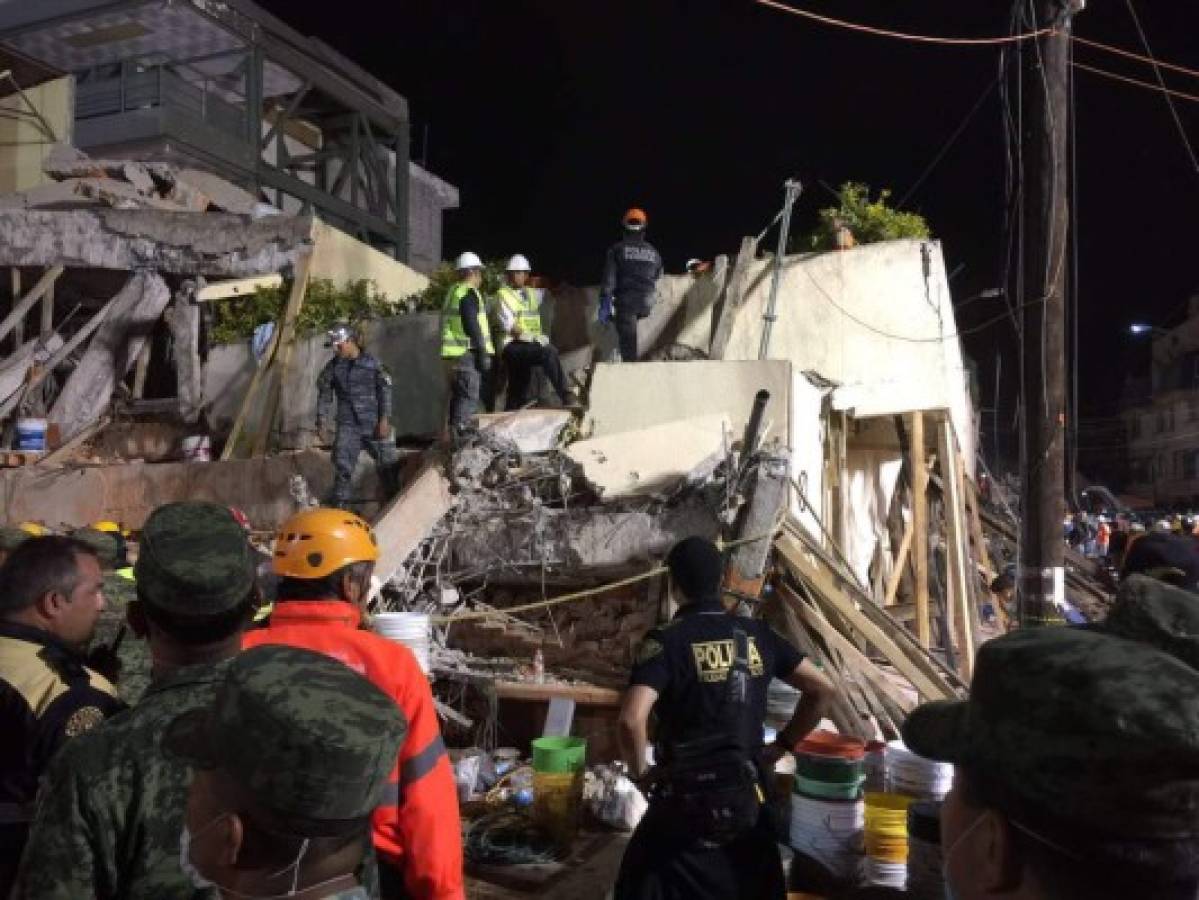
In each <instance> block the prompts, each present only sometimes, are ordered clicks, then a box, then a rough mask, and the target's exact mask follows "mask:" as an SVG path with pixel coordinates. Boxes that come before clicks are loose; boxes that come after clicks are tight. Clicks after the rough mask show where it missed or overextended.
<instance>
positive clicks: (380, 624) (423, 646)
mask: <svg viewBox="0 0 1199 900" xmlns="http://www.w3.org/2000/svg"><path fill="white" fill-rule="evenodd" d="M373 625H374V629H375V633H376V634H378V635H380V636H381V637H385V638H387V639H388V640H390V641H395V642H396V643H397V644H403V645H404V646H405V647H407V648H408V649H409V650H411V651H412V655H413V656H415V657H416V661H417V662H418V663H420V667H421V671H422V672H424V673H425V674H426V675H428V674H429V670H430V668H431V666H430V664H429V662H430V660H429V656H430V649H431V644H432V635H431V633H430V630H429V616H428V614H427V613H412V612H385V613H378V614H376V615H375V616H374V620H373Z"/></svg>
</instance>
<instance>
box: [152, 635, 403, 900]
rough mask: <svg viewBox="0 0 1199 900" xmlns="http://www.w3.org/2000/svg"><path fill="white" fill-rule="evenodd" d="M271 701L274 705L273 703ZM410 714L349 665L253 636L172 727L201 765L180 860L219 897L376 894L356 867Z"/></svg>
mask: <svg viewBox="0 0 1199 900" xmlns="http://www.w3.org/2000/svg"><path fill="white" fill-rule="evenodd" d="M264 711H265V712H264ZM406 730H407V725H406V723H405V721H404V717H403V716H402V715H401V714H400V711H399V708H398V707H397V706H396V705H395V702H394V701H393V700H392V699H391V698H390V697H388V696H387V695H386V694H385V693H383V692H382V691H381V690H379V689H378V688H377V687H375V686H374V685H373V684H371V683H370V682H369V681H367V680H366V679H365V678H363V677H362V676H361V675H358V674H357V673H356V672H354V670H353V669H351V668H350V667H349V666H346V665H343V664H342V663H340V662H338V661H337V660H335V659H330V658H329V657H327V656H323V655H322V654H319V653H313V652H311V651H309V650H299V649H296V648H294V647H280V646H266V647H256V648H254V649H252V650H247V651H246V652H245V653H243V654H241V655H240V656H239V657H237V658H236V659H235V660H233V662H232V664H231V665H230V666H229V668H228V670H227V671H226V672H225V673H224V678H223V679H222V682H221V684H220V686H219V687H218V689H217V693H216V698H215V699H214V700H213V702H212V703H211V704H210V705H208V706H207V707H206V708H203V709H198V710H193V711H192V712H189V713H185V714H183V715H182V716H180V717H179V718H178V719H177V720H176V721H175V722H174V723H172V724H171V726H170V728H169V729H168V731H167V735H166V737H165V738H164V739H163V743H164V746H165V748H166V750H167V752H168V753H170V754H172V755H174V756H176V757H178V759H179V760H180V765H185V764H186V765H189V766H191V767H192V768H193V769H194V770H195V774H194V776H193V778H192V782H191V788H190V791H189V794H188V799H187V809H186V815H185V819H184V824H183V828H182V835H180V834H176V835H175V845H176V848H177V860H178V863H179V865H180V866H181V867H182V869H183V870H184V871H185V872H186V873H187V876H188V878H190V879H191V881H192V883H193V884H194V885H195V887H196V888H197V889H204V888H211V887H214V886H215V887H216V888H217V889H218V890H219V891H220V894H221V896H222V897H227V898H235V900H240V898H244V897H294V898H296V900H367V897H368V896H369V894H368V892H367V890H366V889H365V888H364V886H363V883H362V882H361V881H360V880H359V878H358V876H357V874H356V873H357V872H359V871H360V869H361V867H362V864H363V860H364V858H365V857H366V853H367V848H368V847H369V843H370V837H369V835H370V815H371V810H373V809H374V808H375V807H376V806H378V805H379V804H380V803H381V802H383V800H384V794H385V791H386V789H387V782H388V775H389V774H390V771H391V768H392V765H393V764H394V762H395V758H396V753H397V751H398V749H399V746H400V742H401V741H402V740H403V739H404V734H405V732H406Z"/></svg>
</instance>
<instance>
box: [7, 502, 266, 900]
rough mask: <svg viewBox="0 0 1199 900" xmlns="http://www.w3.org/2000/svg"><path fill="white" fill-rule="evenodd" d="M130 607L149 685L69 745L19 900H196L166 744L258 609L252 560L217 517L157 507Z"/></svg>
mask: <svg viewBox="0 0 1199 900" xmlns="http://www.w3.org/2000/svg"><path fill="white" fill-rule="evenodd" d="M136 573H137V599H136V600H133V601H132V602H131V603H130V605H129V607H128V608H127V609H126V616H127V618H128V621H129V625H130V627H131V628H132V630H133V632H134V633H135V634H136V635H137V636H138V637H139V638H142V639H143V640H147V641H148V642H149V649H150V657H151V660H152V668H153V673H152V680H151V682H150V686H149V688H148V689H147V690H146V693H145V696H143V697H142V699H141V700H140V701H139V702H138V704H137V705H136V706H134V707H133V709H131V710H130V711H129V712H128V713H126V714H125V715H122V716H119V717H117V718H115V719H113V720H112V721H109V722H106V723H104V725H103V726H102V727H100V728H96V729H94V730H93V731H91V732H89V733H88V734H85V735H81V736H80V737H79V738H77V739H76V740H74V741H71V743H69V744H68V745H67V746H66V747H64V748H63V750H62V752H61V753H60V754H59V755H58V756H57V757H56V758H55V760H54V762H53V763H52V764H51V766H50V769H49V771H48V773H47V776H46V780H45V784H44V786H43V788H42V792H41V796H40V798H39V802H38V809H37V816H36V818H35V819H34V822H33V827H32V830H31V831H30V835H29V843H28V845H27V846H26V849H25V856H24V859H23V860H22V864H21V873H20V877H19V879H18V884H17V889H16V891H15V892H14V895H13V896H14V897H16V898H20V900H38V898H44V900H55V898H61V900H76V898H79V897H92V896H98V897H122V898H124V900H193V897H194V896H195V886H194V885H193V884H192V882H191V880H190V879H189V878H188V877H187V876H186V875H184V874H183V872H182V871H181V870H180V868H179V832H180V830H181V829H182V827H183V810H184V806H185V803H186V798H187V785H188V770H187V766H186V764H185V763H184V762H183V761H182V760H179V759H177V758H174V757H171V756H168V755H166V754H164V752H163V751H162V748H161V740H162V737H163V735H164V734H165V732H166V729H167V725H168V724H169V723H170V722H171V721H172V720H173V719H174V718H175V717H176V716H178V715H179V714H181V713H184V712H187V711H188V710H191V709H201V708H205V707H207V706H208V705H209V704H210V703H211V702H212V699H213V697H214V696H215V695H216V690H217V685H218V684H219V683H220V681H221V679H222V678H223V676H224V674H225V673H226V671H227V670H228V669H229V665H230V663H231V662H232V660H233V657H234V656H236V655H237V653H238V652H239V651H240V650H241V636H242V632H243V631H244V630H245V629H246V627H247V626H248V625H249V622H250V619H251V618H252V616H253V614H254V610H255V608H256V606H257V602H258V595H257V591H256V590H255V584H254V555H253V552H252V550H251V548H250V546H249V542H248V541H247V539H246V533H245V531H244V530H243V529H242V527H241V526H240V525H239V524H238V523H237V522H236V521H235V520H234V518H233V517H232V516H231V515H230V514H229V510H228V509H227V508H225V507H223V506H216V505H215V504H212V503H201V502H183V503H168V504H167V505H165V506H160V507H159V508H158V509H156V510H154V512H153V513H152V514H151V515H150V518H149V519H147V520H146V524H145V527H144V529H143V530H142V536H141V542H140V553H139V554H138V559H137V566H136Z"/></svg>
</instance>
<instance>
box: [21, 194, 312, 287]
mask: <svg viewBox="0 0 1199 900" xmlns="http://www.w3.org/2000/svg"><path fill="white" fill-rule="evenodd" d="M312 233H313V218H312V217H311V216H281V215H280V216H266V217H264V218H261V219H248V218H246V217H245V216H237V215H231V214H228V213H189V212H163V211H159V210H125V209H74V210H28V209H9V210H0V266H43V267H44V266H54V265H61V266H67V267H80V268H94V269H120V270H125V271H132V270H135V269H155V270H157V271H159V272H164V273H170V274H177V275H203V276H206V277H210V278H240V277H244V276H248V275H264V274H268V273H272V272H278V271H280V270H281V269H285V268H288V267H290V266H291V265H292V264H293V263H294V262H295V260H296V257H297V256H298V255H299V254H300V253H305V252H308V251H309V250H311V248H312Z"/></svg>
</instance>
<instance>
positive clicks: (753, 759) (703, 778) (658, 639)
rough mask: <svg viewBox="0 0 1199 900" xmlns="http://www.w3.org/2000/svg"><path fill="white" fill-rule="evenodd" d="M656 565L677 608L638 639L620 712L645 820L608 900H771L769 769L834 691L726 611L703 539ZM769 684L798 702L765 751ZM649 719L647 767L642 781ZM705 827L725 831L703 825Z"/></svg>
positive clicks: (780, 644)
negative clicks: (652, 730)
mask: <svg viewBox="0 0 1199 900" xmlns="http://www.w3.org/2000/svg"><path fill="white" fill-rule="evenodd" d="M666 562H667V565H668V567H669V569H670V576H671V580H672V584H673V586H674V588H676V589H677V592H679V593H681V594H682V595H683V599H682V601H681V602H682V603H683V605H682V606H681V607H680V609H679V611H678V614H677V615H676V616H675V617H674V620H673V621H672V622H670V623H669V624H668V625H665V626H663V627H661V628H655V629H653V630H651V631H650V632H649V634H648V635H647V636H646V638H645V640H643V641H642V643H641V645H640V647H639V648H638V650H637V657H636V661H635V663H634V665H633V669H632V673H631V675H630V679H629V682H630V686H629V689H628V691H627V692H626V694H625V697H624V701H623V705H622V708H621V712H620V730H621V747H622V751H623V755H624V759H625V762H626V763H627V765H628V767H629V771H630V773H631V774H632V775H633V777H634V778H637V779H640V780H641V784H643V785H647V787H648V791H649V810H648V811H647V812H646V814H645V816H644V817H643V818H642V820H641V822H640V824H638V826H637V829H636V831H635V832H634V833H633V836H632V838H631V839H630V841H629V845H628V848H627V849H626V851H625V856H624V859H623V861H622V862H621V867H620V875H619V877H618V879H617V883H616V891H615V897H616V898H617V900H636V898H680V900H682V898H688V900H702V898H707V897H711V898H722V900H728V898H738V897H744V898H755V900H766V898H769V900H774V898H778V900H781V898H782V897H783V896H784V895H785V893H786V887H785V881H784V876H783V868H782V864H781V862H780V859H779V853H778V847H777V845H776V843H775V839H774V836H773V833H772V831H771V827H772V826H771V823H770V821H769V816H768V811H767V807H766V805H765V804H764V803H763V798H764V797H765V795H766V794H767V792H768V791H769V789H770V785H769V783H768V781H769V779H770V773H771V772H772V771H773V769H774V765H775V763H777V762H778V760H779V758H780V757H781V756H782V755H783V753H784V752H785V751H789V750H791V749H793V748H794V747H795V746H796V745H797V744H798V743H799V742H800V741H801V740H803V739H804V738H805V737H806V736H807V734H808V733H809V732H810V731H811V730H812V729H813V728H815V727H816V725H817V724H818V723H819V722H820V719H821V717H822V716H823V714H824V710H825V708H826V707H827V705H828V703H829V700H830V698H831V696H832V686H831V685H830V683H829V682H828V680H827V679H826V678H825V677H824V675H822V674H821V673H820V672H819V670H817V669H816V667H815V666H814V665H813V664H812V663H811V662H810V661H808V660H806V659H805V658H804V656H803V654H801V653H800V652H799V651H798V650H796V649H795V648H794V647H792V646H791V645H790V644H789V643H788V642H787V641H785V640H784V639H783V638H782V637H780V636H779V635H778V634H776V633H775V632H774V631H772V630H771V628H770V627H769V626H768V625H767V624H766V623H765V622H762V621H760V620H756V619H747V618H742V617H738V616H734V615H731V614H730V613H728V612H727V611H726V610H725V608H724V606H723V605H722V604H721V600H720V586H721V583H722V580H723V576H724V560H723V558H722V556H721V553H720V551H719V550H717V549H716V546H715V545H714V544H713V543H712V542H711V541H708V540H704V539H702V538H698V537H692V538H687V539H686V540H683V541H681V542H679V543H678V544H676V545H675V546H674V547H673V548H672V549H671V551H670V553H669V555H668V556H667V558H666ZM676 596H677V593H676ZM771 678H779V679H781V680H783V681H786V682H787V683H788V684H790V685H792V686H794V687H796V688H798V689H799V691H800V699H799V703H798V705H797V706H796V708H795V713H794V715H793V716H792V717H791V721H790V722H789V723H788V724H787V726H786V727H785V728H784V729H783V730H782V731H781V732H780V733H779V736H778V740H777V742H776V743H775V744H773V745H772V746H770V747H763V746H762V728H763V722H764V719H765V716H766V691H767V687H768V686H769V684H770V679H771ZM651 710H652V711H654V712H655V713H656V715H657V721H658V733H657V740H656V741H655V744H654V759H655V762H656V764H657V765H656V766H655V768H654V769H653V770H652V771H651V772H650V773H649V777H648V778H647V777H646V775H647V765H646V749H647V746H648V720H649V717H650V712H651ZM714 822H722V823H725V826H724V827H721V828H718V829H711V828H708V827H707V826H708V825H709V824H711V823H714Z"/></svg>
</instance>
